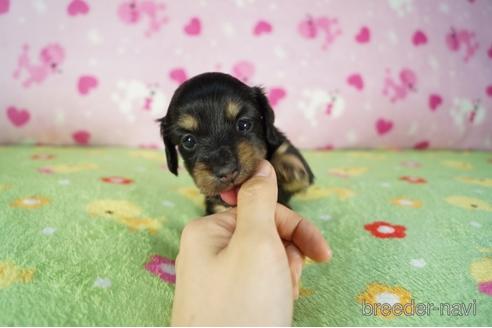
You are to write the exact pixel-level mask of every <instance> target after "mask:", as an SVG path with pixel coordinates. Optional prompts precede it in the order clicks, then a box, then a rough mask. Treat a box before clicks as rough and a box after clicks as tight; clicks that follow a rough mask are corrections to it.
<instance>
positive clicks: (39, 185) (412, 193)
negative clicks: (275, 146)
mask: <svg viewBox="0 0 492 328" xmlns="http://www.w3.org/2000/svg"><path fill="white" fill-rule="evenodd" d="M306 156H307V159H308V161H309V162H310V163H311V164H312V167H313V169H314V172H315V174H316V176H317V180H316V185H315V187H313V189H311V190H310V191H309V192H308V193H306V194H304V195H301V196H299V197H296V198H295V199H294V200H293V202H292V205H293V207H294V208H295V209H296V210H297V211H299V212H300V213H302V214H303V215H304V216H305V217H307V218H310V219H311V220H312V221H313V222H314V223H315V224H316V225H317V226H318V227H319V228H320V229H321V230H322V231H323V233H324V235H325V236H326V238H327V239H328V240H329V242H330V244H331V247H332V249H333V252H334V257H333V260H332V261H331V263H329V264H323V265H317V264H313V263H309V262H308V264H307V265H306V267H305V270H304V275H303V279H302V290H301V298H300V299H299V300H298V301H297V302H296V305H295V319H294V323H295V324H296V325H348V324H350V325H410V324H412V325H424V324H426V325H444V324H448V325H472V324H473V325H486V324H488V325H491V324H492V311H491V308H492V239H491V236H492V220H491V219H492V193H491V188H492V176H491V172H492V153H480V152H460V153H457V152H430V151H428V152H414V151H405V152H398V151H392V152H383V151H372V152H365V151H364V152H362V151H352V152H348V151H345V152H324V153H322V152H307V153H306ZM183 173H184V172H182V174H181V175H180V177H179V178H176V177H174V176H173V175H171V174H170V173H169V172H167V170H166V169H163V154H162V153H161V152H157V151H149V150H138V149H106V148H32V147H3V148H0V227H1V229H0V245H1V246H0V309H1V310H0V325H5V324H6V325H26V324H28V325H47V324H50V325H95V324H97V325H166V324H168V323H169V315H170V306H171V301H172V297H173V290H174V285H173V283H174V281H175V276H174V267H173V261H172V260H173V259H174V258H175V256H176V254H177V251H178V243H179V235H180V231H181V230H182V228H183V226H184V225H185V224H186V222H188V221H189V220H191V219H192V218H193V217H197V216H199V215H201V214H202V212H203V207H202V203H201V200H200V196H199V195H198V194H197V192H196V189H195V188H194V186H193V184H192V181H191V179H190V178H189V177H188V175H187V174H183ZM258 256H261V254H258ZM411 299H412V300H414V302H416V303H434V304H435V305H436V306H438V304H439V303H461V302H463V303H465V306H468V304H469V303H470V302H473V301H474V300H475V304H476V315H472V314H470V315H469V316H462V317H458V316H447V315H442V316H441V315H440V313H439V310H437V311H432V312H431V313H430V315H426V316H420V317H418V316H416V315H414V316H413V317H399V318H395V317H394V318H386V319H383V318H381V317H365V316H363V315H362V314H361V306H360V303H359V302H363V301H365V302H367V303H372V302H375V301H380V302H391V303H393V302H400V303H403V304H405V303H407V302H410V300H411ZM203 306H207V305H206V304H204V305H203ZM453 313H455V314H456V313H457V312H453Z"/></svg>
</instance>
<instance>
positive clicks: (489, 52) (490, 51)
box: [487, 47, 492, 58]
mask: <svg viewBox="0 0 492 328" xmlns="http://www.w3.org/2000/svg"><path fill="white" fill-rule="evenodd" d="M487 55H489V58H492V47H490V48H489V51H487Z"/></svg>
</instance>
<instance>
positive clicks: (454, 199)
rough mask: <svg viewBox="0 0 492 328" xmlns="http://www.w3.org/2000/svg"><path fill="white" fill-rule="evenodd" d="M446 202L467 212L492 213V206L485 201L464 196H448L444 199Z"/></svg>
mask: <svg viewBox="0 0 492 328" xmlns="http://www.w3.org/2000/svg"><path fill="white" fill-rule="evenodd" d="M446 201H447V202H448V203H449V204H451V205H454V206H458V207H461V208H464V209H467V210H482V211H488V212H492V204H489V203H487V202H486V201H483V200H480V199H477V198H472V197H466V196H450V197H448V198H446Z"/></svg>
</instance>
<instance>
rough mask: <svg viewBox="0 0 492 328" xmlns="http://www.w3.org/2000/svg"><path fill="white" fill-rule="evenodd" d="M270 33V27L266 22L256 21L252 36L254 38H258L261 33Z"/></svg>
mask: <svg viewBox="0 0 492 328" xmlns="http://www.w3.org/2000/svg"><path fill="white" fill-rule="evenodd" d="M270 32H272V25H271V24H270V23H269V22H267V21H264V20H260V21H258V23H256V26H255V28H254V30H253V34H254V35H256V36H259V35H261V34H263V33H265V34H266V33H270Z"/></svg>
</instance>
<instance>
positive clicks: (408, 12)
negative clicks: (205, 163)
mask: <svg viewBox="0 0 492 328" xmlns="http://www.w3.org/2000/svg"><path fill="white" fill-rule="evenodd" d="M491 17H492V1H488V0H474V1H473V0H453V1H445V0H429V1H413V0H387V1H380V0H377V1H376V0H374V1H359V0H344V1H336V0H332V1H322V0H312V1H294V0H291V1H279V0H274V1H259V0H256V1H253V0H234V1H211V0H196V1H192V0H186V1H184V0H180V1H159V0H146V1H144V0H134V1H127V0H125V1H123V0H119V1H89V0H70V1H47V0H44V1H43V0H33V1H27V0H26V1H9V0H0V45H1V52H0V143H18V142H21V143H43V144H82V145H130V146H140V147H161V141H160V138H159V130H158V126H157V124H156V123H155V121H154V120H155V119H156V118H159V117H162V116H163V115H164V114H165V112H166V109H167V105H168V102H169V100H170V98H171V96H172V94H173V91H174V90H175V88H176V87H177V86H178V85H179V84H180V83H181V82H182V81H184V80H185V79H186V78H189V77H191V76H194V75H196V74H199V73H202V72H206V71H223V72H227V73H230V74H233V75H235V76H236V77H238V78H240V79H242V80H243V81H245V82H246V83H248V84H250V85H263V86H264V87H265V90H266V91H267V93H268V97H269V99H270V101H271V103H272V105H273V107H274V110H275V112H276V117H277V126H279V127H280V129H281V130H283V131H285V132H286V133H287V135H288V136H289V137H290V138H291V140H292V141H293V142H294V143H295V144H296V145H298V146H300V147H303V148H317V149H331V148H343V147H410V148H411V147H414V148H419V149H425V148H475V149H492V113H491V107H492V28H491V27H490V18H491Z"/></svg>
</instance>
